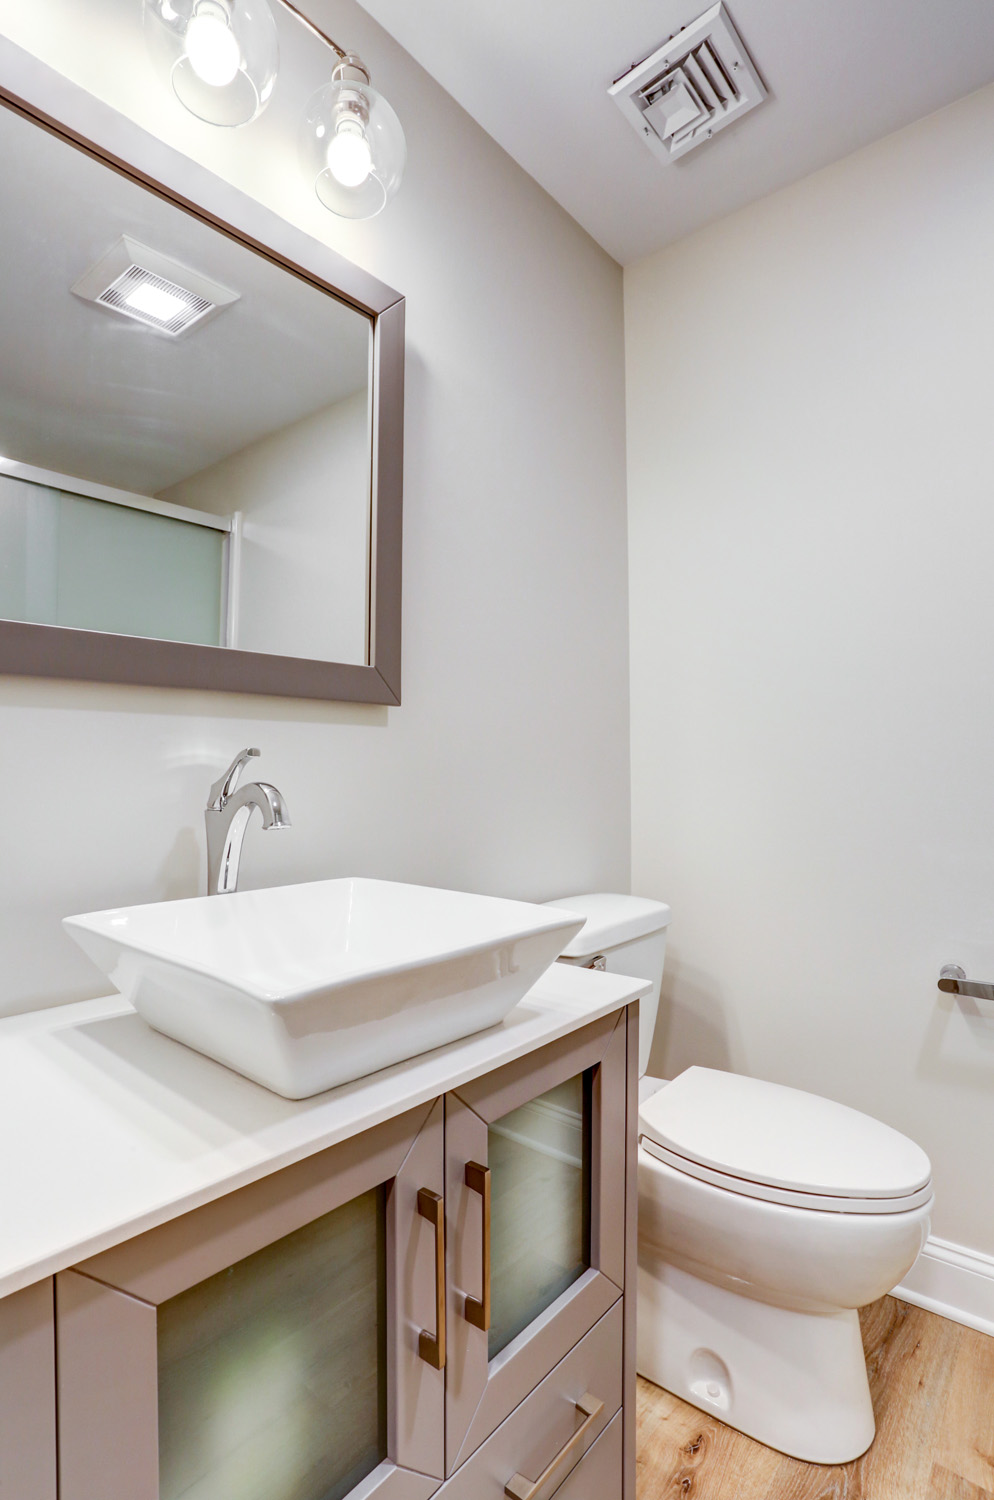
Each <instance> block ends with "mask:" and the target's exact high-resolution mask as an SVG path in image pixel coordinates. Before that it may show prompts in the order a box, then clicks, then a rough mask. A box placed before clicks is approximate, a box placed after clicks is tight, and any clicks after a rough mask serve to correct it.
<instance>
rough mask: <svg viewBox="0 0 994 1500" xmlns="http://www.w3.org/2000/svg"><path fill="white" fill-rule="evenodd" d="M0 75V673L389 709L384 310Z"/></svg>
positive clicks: (392, 468) (354, 286) (390, 370)
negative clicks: (113, 152) (186, 194)
mask: <svg viewBox="0 0 994 1500" xmlns="http://www.w3.org/2000/svg"><path fill="white" fill-rule="evenodd" d="M0 61H5V62H8V63H9V55H8V57H7V58H6V59H0ZM6 74H7V76H6V78H4V79H3V80H2V84H3V87H2V90H0V99H2V107H0V196H2V202H3V205H4V212H3V214H2V215H0V347H2V349H3V351H4V353H3V359H2V360H0V672H22V673H24V672H27V673H33V674H34V673H41V674H43V675H49V676H62V677H86V678H90V679H97V680H104V681H129V682H145V683H154V684H158V685H168V686H179V687H210V688H219V689H229V690H235V691H241V692H261V693H278V694H283V695H291V696H306V697H317V698H339V699H352V700H360V701H367V702H386V703H397V702H399V699H400V692H399V687H400V684H399V654H400V651H399V648H400V525H401V473H402V456H401V455H402V437H403V434H402V429H403V311H404V307H403V299H402V298H401V297H399V295H398V294H397V293H395V292H393V291H391V290H390V288H388V287H384V286H383V285H382V284H381V283H379V282H376V281H374V280H373V278H371V277H368V276H367V275H366V274H365V273H363V272H361V271H359V270H358V269H357V268H356V267H353V266H351V265H349V264H348V263H347V262H344V261H343V260H342V259H341V258H340V257H337V256H335V255H334V254H333V253H332V252H331V251H329V250H328V249H327V247H325V246H323V245H321V244H319V243H317V242H316V241H312V240H310V239H309V238H308V237H307V236H305V235H303V234H302V233H300V232H298V231H296V230H293V229H292V228H291V227H290V226H288V225H286V224H285V222H284V221H282V220H280V219H278V218H277V216H276V215H275V214H270V213H269V211H268V210H265V209H262V208H261V207H260V205H258V204H255V203H253V204H252V205H251V208H250V209H249V208H248V207H247V206H246V200H243V199H242V198H241V196H240V195H239V194H237V193H236V192H234V190H232V189H230V188H227V187H226V186H225V190H224V192H223V198H224V204H225V209H226V217H225V218H223V219H220V218H219V216H218V215H217V214H216V213H215V212H213V211H212V210H211V209H210V208H209V207H207V206H205V205H203V204H200V203H198V204H197V205H194V204H193V203H191V202H189V201H185V200H184V199H182V198H180V196H179V194H178V192H177V190H176V188H175V186H171V185H170V184H169V183H163V182H162V181H161V180H150V179H149V177H148V175H147V174H146V173H144V172H142V171H140V170H138V169H136V168H135V167H134V166H133V164H131V163H125V162H122V161H121V160H120V158H117V159H113V158H111V157H110V155H109V153H106V152H105V151H104V150H103V149H102V148H101V146H100V143H99V141H94V140H93V139H92V138H83V137H81V135H80V133H79V132H78V130H76V129H75V128H74V127H73V125H71V124H69V123H67V122H66V121H64V120H59V121H57V122H56V121H53V120H52V119H51V118H50V117H43V116H42V112H41V111H40V110H39V109H38V107H37V104H36V103H35V102H33V101H32V100H29V99H26V98H24V97H22V96H20V95H18V93H17V92H16V91H15V90H13V89H12V88H11V87H10V86H9V84H10V68H9V66H8V67H7V69H6ZM64 89H65V83H64V81H63V90H64ZM85 99H86V100H89V96H85ZM89 103H90V113H91V114H92V113H94V112H95V114H96V115H99V114H100V113H101V110H102V107H100V106H97V104H96V101H89ZM104 112H105V113H108V114H109V113H110V112H109V111H104ZM114 118H115V122H116V124H117V131H116V138H117V140H118V141H119V139H120V136H121V128H120V127H121V124H122V122H121V121H120V117H116V116H115V117H114ZM98 123H99V122H98ZM123 123H124V125H125V126H126V125H127V122H123ZM134 132H135V137H136V141H137V139H138V138H139V137H141V138H143V139H144V140H147V139H148V138H147V137H144V133H143V132H141V131H139V130H138V129H137V127H134ZM158 148H159V154H160V156H161V155H162V154H163V153H164V152H167V148H164V147H162V145H161V143H158ZM167 154H168V156H169V157H175V163H174V165H175V178H176V180H177V181H179V180H183V177H184V166H185V169H186V173H187V174H189V172H190V170H191V169H192V171H193V173H194V174H195V176H196V177H197V178H198V179H199V180H201V181H203V180H204V179H206V178H208V177H209V175H210V174H207V173H206V172H205V171H204V169H202V168H199V167H196V166H194V164H191V163H189V162H185V159H183V158H180V157H179V156H178V154H175V153H171V152H168V153H167ZM240 206H243V207H245V213H244V220H243V222H242V223H239V222H238V220H239V218H240V217H241V215H240V214H239V212H238V209H239V207H240ZM232 208H234V209H235V212H234V213H232V212H231V210H232ZM267 217H268V218H269V220H271V225H270V226H269V227H270V229H271V234H270V235H269V237H268V238H267V237H266V236H265V229H266V223H265V221H266V219H267ZM260 224H261V225H262V228H263V235H262V236H260V232H259V230H260ZM288 242H289V243H290V246H291V249H292V254H291V255H290V256H288V255H287V254H286V246H287V245H288ZM277 244H278V245H279V246H280V248H279V249H277V248H275V246H276V245H277ZM319 267H320V269H319Z"/></svg>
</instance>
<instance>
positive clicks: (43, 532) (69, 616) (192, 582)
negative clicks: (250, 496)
mask: <svg viewBox="0 0 994 1500" xmlns="http://www.w3.org/2000/svg"><path fill="white" fill-rule="evenodd" d="M225 549H226V534H225V533H224V532H221V531H217V530H213V529H210V528H208V527H206V526H200V525H197V524H196V523H195V522H194V523H190V522H187V521H180V520H175V519H173V518H172V517H169V516H163V515H155V514H153V513H151V512H149V511H143V510H135V509H131V508H129V507H127V506H124V505H117V504H113V503H110V502H107V501H103V500H95V499H91V498H90V497H88V496H85V495H74V494H70V493H68V492H66V491H64V490H59V489H53V488H51V487H49V486H48V485H42V484H34V483H31V482H28V481H26V480H22V479H16V478H13V477H12V476H10V475H0V617H2V618H3V619H6V620H24V621H28V622H30V623H33V624H37V625H65V626H70V627H72V628H74V629H77V630H100V631H112V632H115V633H117V634H121V635H137V636H151V637H153V638H154V639H157V640H167V641H192V642H195V643H196V644H198V645H204V646H218V645H221V644H222V643H223V640H224V634H223V631H224V619H223V612H224V594H225V576H224V570H225V560H226V550H225Z"/></svg>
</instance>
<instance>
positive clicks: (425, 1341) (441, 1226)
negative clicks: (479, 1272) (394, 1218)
mask: <svg viewBox="0 0 994 1500" xmlns="http://www.w3.org/2000/svg"><path fill="white" fill-rule="evenodd" d="M418 1213H419V1214H420V1215H421V1217H422V1219H427V1220H428V1223H429V1224H431V1225H432V1227H433V1228H434V1230H435V1332H434V1333H433V1334H431V1333H429V1332H428V1330H427V1329H425V1328H422V1330H421V1333H420V1336H419V1338H418V1353H419V1354H420V1356H421V1358H422V1359H423V1360H424V1362H425V1364H428V1365H431V1367H432V1369H433V1370H444V1369H445V1201H444V1199H442V1198H440V1197H439V1195H438V1193H433V1192H432V1191H431V1188H420V1189H419V1190H418Z"/></svg>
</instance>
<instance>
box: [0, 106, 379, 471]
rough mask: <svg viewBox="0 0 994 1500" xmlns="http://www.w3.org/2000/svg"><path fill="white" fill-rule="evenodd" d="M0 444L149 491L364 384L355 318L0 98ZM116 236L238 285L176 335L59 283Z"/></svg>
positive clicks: (3, 449) (363, 332)
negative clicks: (219, 306) (229, 299)
mask: <svg viewBox="0 0 994 1500" xmlns="http://www.w3.org/2000/svg"><path fill="white" fill-rule="evenodd" d="M0 204H2V211H0V350H2V351H3V358H2V359H0V453H3V454H4V455H5V456H6V457H7V458H12V459H15V460H17V461H18V462H20V463H27V464H34V465H37V466H38V467H40V468H44V469H55V470H57V471H58V472H60V473H63V474H72V475H74V476H76V477H78V478H81V479H92V480H96V481H97V482H98V483H101V484H109V485H114V486H116V487H118V488H121V489H127V490H135V491H138V492H139V493H141V494H146V495H155V494H158V493H160V492H161V491H162V490H164V489H167V488H169V487H170V486H171V485H173V484H176V483H177V482H178V481H179V480H181V479H185V478H187V477H188V476H189V475H191V474H195V473H198V472H199V471H200V470H201V469H204V468H207V467H208V466H210V465H211V464H214V463H217V462H218V460H219V459H222V458H226V457H228V456H229V455H230V454H232V453H236V452H238V451H240V450H241V449H242V448H244V447H246V446H247V445H248V444H249V443H252V442H255V441H256V440H258V439H259V438H261V437H264V436H266V435H267V434H269V433H272V432H276V431H278V430H280V429H281V428H283V427H285V426H287V425H288V424H290V423H292V422H296V421H299V420H300V419H301V418H302V417H305V416H308V415H310V414H311V413H312V412H314V411H317V410H319V409H320V408H322V407H325V406H331V405H333V404H334V403H335V402H337V401H340V400H342V399H343V398H344V397H345V396H347V395H349V394H351V393H352V392H353V391H356V390H358V389H361V388H364V387H365V385H366V379H367V369H368V361H369V323H368V320H367V319H366V318H365V317H364V316H363V315H362V314H361V313H358V312H356V311H355V310H354V309H353V308H351V307H347V306H345V305H344V304H343V303H341V302H338V301H337V300H336V299H335V298H333V297H330V296H327V295H325V294H324V293H323V292H321V291H319V290H318V289H317V288H315V287H313V286H310V285H308V284H307V283H306V282H304V281H302V280H300V279H299V278H298V277H296V276H293V275H291V274H290V273H289V272H288V271H285V270H283V269H282V268H281V267H279V266H276V265H274V264H273V263H272V262H271V261H269V260H266V259H265V258H263V257H262V256H260V255H257V254H255V253H254V252H253V251H251V250H249V249H247V248H246V247H245V246H243V245H239V244H236V243H235V242H234V241H232V240H230V239H228V238H227V237H226V236H225V235H223V234H221V233H219V232H218V231H217V230H215V229H213V228H211V227H210V226H209V225H207V224H204V223H203V222H202V221H201V220H199V219H195V218H193V217H192V216H191V215H190V214H187V213H185V212H184V211H183V210H182V209H180V208H177V207H176V205H175V204H172V203H169V202H167V201H165V200H164V199H162V198H159V197H157V196H156V195H155V194H153V193H150V192H148V191H146V190H145V189H144V188H142V187H139V186H138V185H137V184H136V183H134V182H131V181H130V180H128V179H127V178H125V177H122V176H121V175H119V174H118V173H117V172H115V171H113V170H112V169H111V168H110V167H107V166H105V165H104V164H103V163H102V162H97V161H94V160H93V159H92V158H90V157H88V156H86V155H84V154H83V153H82V152H81V151H77V150H76V149H75V148H74V147H72V146H70V145H68V144H67V143H66V142H65V141H62V140H60V139H59V138H58V137H56V136H54V135H50V134H49V133H48V132H47V131H45V130H42V129H41V128H40V127H39V126H37V125H35V124H33V123H32V122H31V121H29V120H26V119H23V118H22V117H21V116H20V115H17V114H15V113H13V111H11V110H8V109H3V108H0ZM122 234H128V235H131V236H133V238H135V239H136V240H138V241H139V242H140V243H141V244H143V245H146V246H149V247H151V248H152V249H154V250H158V251H160V252H161V253H162V254H165V255H169V256H172V257H173V258H174V259H176V260H177V261H179V262H180V263H181V264H182V265H184V266H187V267H189V268H191V269H193V270H195V271H199V272H200V273H201V274H202V275H204V276H207V277H211V278H213V279H214V280H216V281H219V282H221V284H222V285H223V286H227V287H230V288H231V289H232V290H233V291H236V292H238V293H239V300H238V301H237V302H235V303H234V304H233V305H232V306H231V307H227V308H225V309H224V310H223V311H222V312H221V313H219V314H218V316H217V317H216V318H215V319H214V320H213V321H212V322H209V323H206V324H204V326H203V327H201V328H198V327H194V328H192V329H191V330H190V331H189V333H187V334H185V335H184V336H182V337H181V338H178V339H175V340H173V339H170V338H169V337H168V336H166V335H162V334H159V333H156V332H154V331H153V330H151V329H149V328H146V327H144V326H143V325H142V324H140V323H136V322H134V321H132V320H131V319H128V318H124V317H121V316H120V315H119V314H117V313H114V312H109V311H107V310H106V309H104V308H101V307H97V306H95V305H93V304H92V303H89V302H84V301H81V300H80V299H79V298H78V297H74V296H73V295H72V293H71V292H70V287H71V286H72V284H73V282H74V281H75V280H76V279H77V277H78V276H80V275H81V273H82V272H83V271H85V270H87V269H88V268H89V267H90V266H92V265H93V264H94V263H95V262H96V261H98V260H99V259H100V258H101V257H102V256H103V255H105V254H106V253H107V251H108V250H109V249H110V248H111V246H112V245H114V244H115V243H116V241H117V240H118V239H119V237H120V236H121V235H122Z"/></svg>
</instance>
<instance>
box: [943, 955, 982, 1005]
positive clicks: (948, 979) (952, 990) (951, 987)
mask: <svg viewBox="0 0 994 1500" xmlns="http://www.w3.org/2000/svg"><path fill="white" fill-rule="evenodd" d="M939 989H940V990H944V991H945V993H946V994H947V995H969V996H970V997H971V998H972V999H974V1000H994V984H978V983H977V981H976V980H974V979H967V977H966V973H965V972H964V970H963V969H961V968H960V966H959V964H943V965H942V968H941V969H940V970H939Z"/></svg>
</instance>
